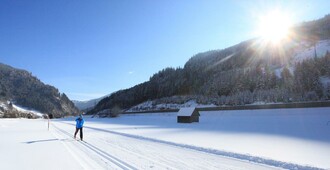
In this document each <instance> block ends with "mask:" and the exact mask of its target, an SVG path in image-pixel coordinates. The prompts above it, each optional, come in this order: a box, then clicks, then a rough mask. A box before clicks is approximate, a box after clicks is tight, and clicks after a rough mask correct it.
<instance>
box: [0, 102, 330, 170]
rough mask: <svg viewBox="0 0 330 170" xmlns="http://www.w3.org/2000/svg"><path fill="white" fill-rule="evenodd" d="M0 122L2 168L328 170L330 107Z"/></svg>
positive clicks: (9, 120)
mask: <svg viewBox="0 0 330 170" xmlns="http://www.w3.org/2000/svg"><path fill="white" fill-rule="evenodd" d="M85 119H86V122H85V128H84V139H85V141H86V142H81V141H76V140H74V139H72V135H73V132H74V118H66V119H59V120H52V121H51V126H50V131H47V121H45V120H40V119H39V120H28V119H0V134H1V140H0V169H318V168H320V169H329V168H330V161H329V157H330V108H304V109H273V110H245V111H213V112H201V117H200V122H199V123H192V124H178V123H176V113H153V114H132V115H121V116H120V117H118V118H103V119H99V118H89V117H85Z"/></svg>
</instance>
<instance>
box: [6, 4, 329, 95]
mask: <svg viewBox="0 0 330 170" xmlns="http://www.w3.org/2000/svg"><path fill="white" fill-rule="evenodd" d="M329 7H330V1H329V0H313V1H311V0H283V1H271V0H265V1H261V0H247V1H245V0H226V1H225V0H214V1H212V0H93V1H92V0H46V1H45V0H1V1H0V62H1V63H4V64H8V65H11V66H13V67H16V68H21V69H25V70H28V71H30V72H32V74H33V75H34V76H36V77H38V78H39V79H40V80H41V81H43V82H44V83H46V84H50V85H53V86H55V87H56V88H58V89H59V91H60V92H62V93H63V92H64V93H66V94H67V95H68V96H69V98H70V99H73V100H88V99H93V98H97V97H101V96H103V95H106V94H110V93H112V92H114V91H117V90H120V89H125V88H129V87H132V86H134V85H136V84H139V83H142V82H145V81H147V80H149V78H150V76H152V75H153V74H154V73H156V72H158V71H159V70H161V69H163V68H166V67H183V66H184V64H185V62H186V61H187V60H188V59H189V58H190V57H192V56H193V55H194V54H197V53H198V52H204V51H208V50H213V49H223V48H226V47H229V46H231V45H235V44H237V43H239V42H241V41H244V40H247V39H249V38H253V37H255V35H254V31H255V30H256V25H257V23H256V18H257V17H259V16H260V15H263V14H264V13H266V12H267V11H269V10H272V9H275V8H278V9H281V10H284V11H290V12H291V13H292V14H293V19H294V22H296V23H298V22H302V21H309V20H314V19H318V18H321V17H323V16H324V15H326V14H329V13H330V9H329Z"/></svg>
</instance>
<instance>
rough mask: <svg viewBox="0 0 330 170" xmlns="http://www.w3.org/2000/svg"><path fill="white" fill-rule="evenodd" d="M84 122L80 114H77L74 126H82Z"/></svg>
mask: <svg viewBox="0 0 330 170" xmlns="http://www.w3.org/2000/svg"><path fill="white" fill-rule="evenodd" d="M84 122H85V120H84V119H83V118H82V117H81V116H79V117H78V118H77V119H76V128H82V127H83V125H84Z"/></svg>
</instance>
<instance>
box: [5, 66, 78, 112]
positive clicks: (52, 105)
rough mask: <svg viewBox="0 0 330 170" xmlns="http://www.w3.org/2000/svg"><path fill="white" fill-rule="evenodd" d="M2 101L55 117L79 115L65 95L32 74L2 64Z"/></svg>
mask: <svg viewBox="0 0 330 170" xmlns="http://www.w3.org/2000/svg"><path fill="white" fill-rule="evenodd" d="M0 78H1V79H0V101H2V102H3V103H7V102H8V101H10V102H12V103H15V104H17V105H20V106H23V107H26V108H31V109H35V110H38V111H40V112H42V113H46V114H53V115H54V116H55V117H61V116H65V115H72V114H74V113H78V109H77V108H76V107H75V106H74V104H73V103H72V102H71V101H70V100H69V98H68V97H67V96H66V95H65V94H64V93H62V94H61V93H59V91H58V89H56V88H54V87H53V86H50V85H46V84H44V83H42V82H41V81H40V80H39V79H37V78H36V77H34V76H32V74H31V73H29V72H27V71H24V70H20V69H15V68H13V67H10V66H8V65H5V64H1V63H0Z"/></svg>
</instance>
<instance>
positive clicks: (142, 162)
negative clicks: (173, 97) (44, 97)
mask: <svg viewBox="0 0 330 170" xmlns="http://www.w3.org/2000/svg"><path fill="white" fill-rule="evenodd" d="M52 127H53V130H52V134H53V135H54V137H56V138H58V139H59V141H61V143H62V144H63V145H64V146H65V148H67V149H68V150H69V152H70V153H71V154H72V156H73V157H74V158H75V159H76V160H77V161H78V162H82V168H84V169H125V170H135V169H278V168H276V167H271V166H267V165H263V164H257V163H253V162H248V161H246V160H239V159H236V158H230V157H225V156H219V155H215V154H212V153H206V152H203V151H198V150H193V149H189V148H184V147H180V146H174V145H171V144H166V143H160V142H157V141H156V140H155V141H150V140H145V139H143V138H133V137H129V135H127V136H125V135H122V134H119V133H118V134H115V133H111V132H106V131H104V130H98V129H97V128H92V127H85V128H84V133H85V134H88V135H86V137H85V138H86V141H87V142H86V141H80V140H77V141H76V140H74V139H73V134H72V133H73V130H72V129H73V127H74V126H73V125H72V124H68V123H62V122H57V121H55V122H53V123H52ZM77 139H79V138H78V137H77Z"/></svg>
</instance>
